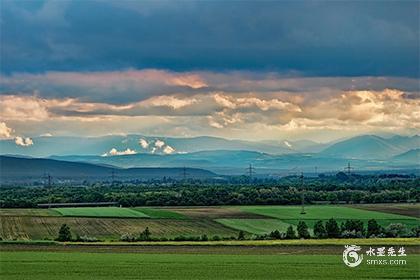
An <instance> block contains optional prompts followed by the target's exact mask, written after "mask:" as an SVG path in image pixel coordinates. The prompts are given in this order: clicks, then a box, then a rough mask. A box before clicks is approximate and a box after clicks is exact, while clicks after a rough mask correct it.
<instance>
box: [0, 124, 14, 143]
mask: <svg viewBox="0 0 420 280" xmlns="http://www.w3.org/2000/svg"><path fill="white" fill-rule="evenodd" d="M12 132H13V129H11V128H10V127H7V125H6V123H5V122H0V139H4V138H10V137H12Z"/></svg>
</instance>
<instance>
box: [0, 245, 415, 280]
mask: <svg viewBox="0 0 420 280" xmlns="http://www.w3.org/2000/svg"><path fill="white" fill-rule="evenodd" d="M405 259H406V260H407V264H406V265H398V266H397V265H394V266H391V265H388V266H385V265H381V266H369V265H366V264H362V265H360V266H359V267H357V268H349V267H347V266H345V265H344V264H343V262H342V259H341V255H340V254H333V255H329V254H327V255H320V254H317V255H304V254H303V255H302V254H297V255H284V254H277V255H276V254H274V255H271V254H251V255H248V254H245V255H235V254H234V253H233V252H232V254H214V253H212V254H183V253H174V254H165V253H159V254H153V253H151V254H142V253H140V254H133V253H112V252H110V253H107V254H104V253H84V252H34V251H18V252H1V259H0V266H1V268H2V269H1V270H0V278H1V279H10V280H13V279H60V280H65V279H92V275H95V279H134V278H135V279H280V278H281V279H385V278H386V279H396V278H399V279H418V277H419V276H420V274H419V269H418V263H419V255H411V256H407V257H406V258H405Z"/></svg>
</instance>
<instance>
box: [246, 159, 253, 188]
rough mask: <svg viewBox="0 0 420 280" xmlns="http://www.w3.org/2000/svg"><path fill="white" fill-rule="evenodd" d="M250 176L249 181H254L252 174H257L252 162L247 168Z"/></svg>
mask: <svg viewBox="0 0 420 280" xmlns="http://www.w3.org/2000/svg"><path fill="white" fill-rule="evenodd" d="M246 171H247V174H248V177H249V183H250V184H251V183H252V175H254V174H255V167H253V166H252V164H250V165H249V166H248V168H247V169H246Z"/></svg>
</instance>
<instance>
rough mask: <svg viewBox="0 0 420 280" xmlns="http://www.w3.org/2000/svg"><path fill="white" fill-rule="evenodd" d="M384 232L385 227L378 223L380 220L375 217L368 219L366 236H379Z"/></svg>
mask: <svg viewBox="0 0 420 280" xmlns="http://www.w3.org/2000/svg"><path fill="white" fill-rule="evenodd" d="M382 232H383V228H382V227H381V226H380V225H379V224H378V222H377V221H376V220H375V219H371V220H369V221H368V225H367V232H366V236H367V237H371V236H378V235H379V234H381V233H382Z"/></svg>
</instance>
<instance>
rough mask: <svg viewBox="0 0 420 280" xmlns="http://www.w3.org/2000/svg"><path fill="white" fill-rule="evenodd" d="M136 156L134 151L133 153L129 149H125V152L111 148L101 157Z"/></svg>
mask: <svg viewBox="0 0 420 280" xmlns="http://www.w3.org/2000/svg"><path fill="white" fill-rule="evenodd" d="M135 154H137V152H136V151H133V150H131V149H128V148H127V149H126V150H125V151H118V150H117V149H115V148H112V149H111V150H110V151H109V152H107V153H105V154H103V155H102V156H103V157H107V156H122V155H135Z"/></svg>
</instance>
